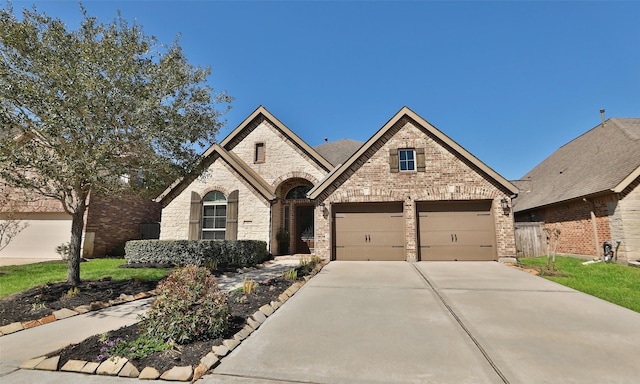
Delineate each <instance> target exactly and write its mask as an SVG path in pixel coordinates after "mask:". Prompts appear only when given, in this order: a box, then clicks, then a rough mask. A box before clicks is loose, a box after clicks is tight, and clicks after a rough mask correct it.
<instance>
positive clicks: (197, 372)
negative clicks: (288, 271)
mask: <svg viewBox="0 0 640 384" xmlns="http://www.w3.org/2000/svg"><path fill="white" fill-rule="evenodd" d="M325 265H327V262H326V261H322V262H320V263H318V264H317V265H316V266H315V267H314V268H313V270H312V271H311V272H310V273H309V274H308V275H307V276H305V277H304V281H297V282H295V283H293V284H291V286H290V287H289V288H287V289H286V290H285V291H284V292H283V293H282V294H281V295H280V296H279V297H278V300H276V301H272V302H271V303H270V304H265V305H263V306H262V307H260V309H259V310H257V311H256V312H255V313H254V314H253V315H251V316H249V317H248V318H247V324H246V325H245V326H244V328H242V329H241V330H240V331H238V332H237V333H236V334H235V335H233V337H232V338H231V339H226V340H224V341H223V342H222V344H221V345H214V346H212V347H211V352H209V353H207V355H205V356H203V357H202V358H201V359H200V364H198V365H197V366H196V367H195V368H194V367H192V366H175V367H173V368H170V369H168V370H167V371H165V372H163V373H160V372H158V370H156V369H155V368H153V367H146V368H144V369H143V370H142V371H138V369H137V368H136V367H135V366H133V364H131V363H130V362H129V360H128V359H126V358H120V357H115V358H110V359H107V360H105V361H103V362H102V363H97V362H90V361H82V360H69V361H68V362H67V363H66V364H65V365H64V366H62V367H60V368H58V363H59V360H60V356H53V357H49V358H47V357H46V356H40V357H36V358H33V359H30V360H27V361H25V362H24V363H22V364H21V365H20V367H19V368H20V369H32V370H43V371H51V372H55V371H64V372H75V373H85V374H90V375H96V374H97V375H107V376H117V377H129V378H138V379H139V380H158V379H159V380H165V381H183V382H186V381H191V382H195V381H196V380H198V379H200V378H201V377H202V376H203V375H204V374H206V373H207V372H209V371H210V370H211V369H213V368H215V367H217V366H218V365H219V364H220V361H221V360H222V359H223V358H224V357H225V356H227V355H228V354H229V353H231V352H232V351H233V350H234V349H236V348H237V347H238V346H239V345H240V344H241V343H242V341H244V340H246V339H247V338H248V337H249V336H251V334H252V333H253V332H255V331H256V330H257V329H258V328H259V327H260V325H262V323H264V322H265V321H266V319H267V318H268V317H270V316H271V315H273V314H274V313H275V312H276V311H277V310H278V309H279V308H280V307H281V306H282V305H283V304H284V303H285V302H286V301H287V300H289V298H291V297H292V296H293V295H294V294H295V293H296V292H298V291H299V290H300V288H302V286H304V285H305V284H306V282H307V281H309V280H310V279H311V277H313V276H315V275H316V274H318V272H320V271H321V270H322V268H324V266H325Z"/></svg>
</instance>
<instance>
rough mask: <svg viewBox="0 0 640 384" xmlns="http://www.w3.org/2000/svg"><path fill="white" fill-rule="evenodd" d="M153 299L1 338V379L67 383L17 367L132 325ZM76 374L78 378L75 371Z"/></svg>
mask: <svg viewBox="0 0 640 384" xmlns="http://www.w3.org/2000/svg"><path fill="white" fill-rule="evenodd" d="M298 264H299V261H298V260H282V261H275V262H269V263H268V264H266V265H265V266H264V267H263V268H258V269H253V270H250V271H248V272H246V273H240V274H236V275H234V276H232V277H220V278H218V284H219V285H220V288H221V289H222V290H224V291H231V290H234V289H236V288H238V287H240V286H242V282H243V280H244V278H245V277H246V278H249V279H253V280H255V281H256V282H260V281H264V280H265V279H271V278H275V277H278V276H280V275H281V274H282V272H284V271H286V270H289V269H290V268H291V267H292V266H295V265H298ZM152 301H153V298H148V299H143V300H136V301H132V302H129V303H125V304H121V305H117V306H113V307H109V308H106V309H102V310H99V311H94V312H88V313H86V314H83V315H77V316H73V317H70V318H67V319H63V320H58V321H55V322H53V323H50V324H45V325H41V326H39V327H35V328H31V329H26V330H23V331H20V332H16V333H12V334H9V335H4V336H2V337H0V382H7V383H35V382H39V383H43V382H51V383H58V382H70V381H65V380H62V379H61V377H62V376H58V375H59V374H61V373H60V372H53V373H51V372H44V371H27V370H18V367H19V366H20V364H22V363H23V362H25V361H27V360H29V359H31V358H35V357H39V356H43V355H46V354H49V353H51V352H54V351H56V350H58V349H61V348H63V347H65V346H67V345H69V344H74V343H78V342H80V341H82V340H84V339H86V338H87V337H89V336H92V335H98V334H101V333H104V332H107V331H110V330H114V329H118V328H120V327H123V326H127V325H131V324H134V323H136V322H137V321H138V315H139V314H142V313H144V312H145V311H146V310H147V309H148V308H149V306H150V305H151V302H152ZM72 375H73V374H72ZM50 377H51V378H50ZM75 377H78V376H77V374H76V376H75ZM80 377H82V380H83V382H84V381H85V379H87V381H86V382H90V381H88V380H89V378H90V377H91V376H84V375H83V376H80ZM101 378H103V377H95V379H96V380H99V379H101ZM49 380H51V381H49ZM92 380H93V379H92ZM120 380H122V379H120ZM96 382H97V383H99V382H103V381H96ZM104 382H105V383H106V382H111V381H108V380H107V381H104Z"/></svg>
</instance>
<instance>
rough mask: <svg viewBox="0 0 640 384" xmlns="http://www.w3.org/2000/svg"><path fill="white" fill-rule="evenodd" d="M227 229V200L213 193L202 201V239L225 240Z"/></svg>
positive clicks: (218, 193) (219, 194) (220, 194)
mask: <svg viewBox="0 0 640 384" xmlns="http://www.w3.org/2000/svg"><path fill="white" fill-rule="evenodd" d="M226 228H227V199H226V198H225V197H224V195H223V194H222V192H219V191H211V192H209V193H207V194H206V195H205V197H204V199H202V238H203V239H211V240H224V237H225V231H226Z"/></svg>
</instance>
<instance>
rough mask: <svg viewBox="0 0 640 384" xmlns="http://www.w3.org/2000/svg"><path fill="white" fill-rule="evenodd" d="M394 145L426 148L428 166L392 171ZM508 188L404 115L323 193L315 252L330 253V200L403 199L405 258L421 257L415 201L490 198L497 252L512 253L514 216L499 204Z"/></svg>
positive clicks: (500, 253)
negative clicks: (390, 155)
mask: <svg viewBox="0 0 640 384" xmlns="http://www.w3.org/2000/svg"><path fill="white" fill-rule="evenodd" d="M396 148H425V158H426V171H425V172H398V173H391V172H390V167H389V150H390V149H396ZM507 193H508V192H506V191H504V190H503V189H502V188H500V186H499V185H497V183H496V182H494V181H493V180H491V179H490V178H489V177H487V176H485V175H484V174H483V173H482V171H480V170H479V169H478V168H477V167H475V166H474V165H473V164H471V163H470V162H469V161H467V160H466V159H465V158H463V157H462V156H460V155H459V154H456V153H455V152H454V151H453V150H452V149H451V148H448V147H447V146H446V145H445V144H444V143H442V142H440V141H439V140H438V139H436V138H435V137H433V136H431V135H430V134H428V132H427V131H426V130H423V129H421V128H420V127H419V125H418V124H417V123H415V122H414V121H413V120H411V119H407V118H404V119H401V120H400V121H399V122H398V123H396V124H395V125H394V126H393V127H391V128H390V129H389V130H388V131H387V133H386V134H385V135H384V136H383V137H382V138H381V139H380V140H378V141H377V142H376V143H374V144H373V145H372V146H371V148H370V149H369V150H368V151H366V152H365V154H364V155H363V156H362V157H361V158H360V159H358V160H357V161H356V162H355V163H354V164H353V166H352V167H351V168H350V169H349V170H347V171H346V172H345V173H344V174H342V175H341V176H340V177H338V179H337V180H336V182H335V183H334V184H333V185H332V186H330V187H329V188H327V190H326V191H324V192H323V193H322V195H321V196H320V197H319V199H318V200H319V202H324V204H325V208H324V209H316V211H315V212H316V253H317V254H318V255H319V256H321V257H323V258H329V257H330V253H331V224H330V221H331V212H330V205H331V204H334V203H345V202H382V201H402V202H403V204H404V215H405V236H406V238H405V250H406V256H407V260H409V261H414V260H416V259H417V258H418V252H417V249H416V248H417V238H418V235H417V233H416V217H415V216H416V212H415V202H416V201H447V200H448V201H452V200H492V201H493V204H492V206H493V208H492V213H493V216H494V222H495V229H496V245H497V256H498V257H507V256H514V255H515V238H514V229H513V216H512V214H511V212H510V211H509V212H508V213H507V214H505V213H504V212H503V211H502V209H501V208H500V200H501V199H502V198H507V199H509V195H508V194H507Z"/></svg>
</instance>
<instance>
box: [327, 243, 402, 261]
mask: <svg viewBox="0 0 640 384" xmlns="http://www.w3.org/2000/svg"><path fill="white" fill-rule="evenodd" d="M335 254H336V260H350V261H370V260H385V261H404V260H405V259H406V258H405V255H404V247H403V246H398V247H394V246H371V245H343V246H336V253H335Z"/></svg>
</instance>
